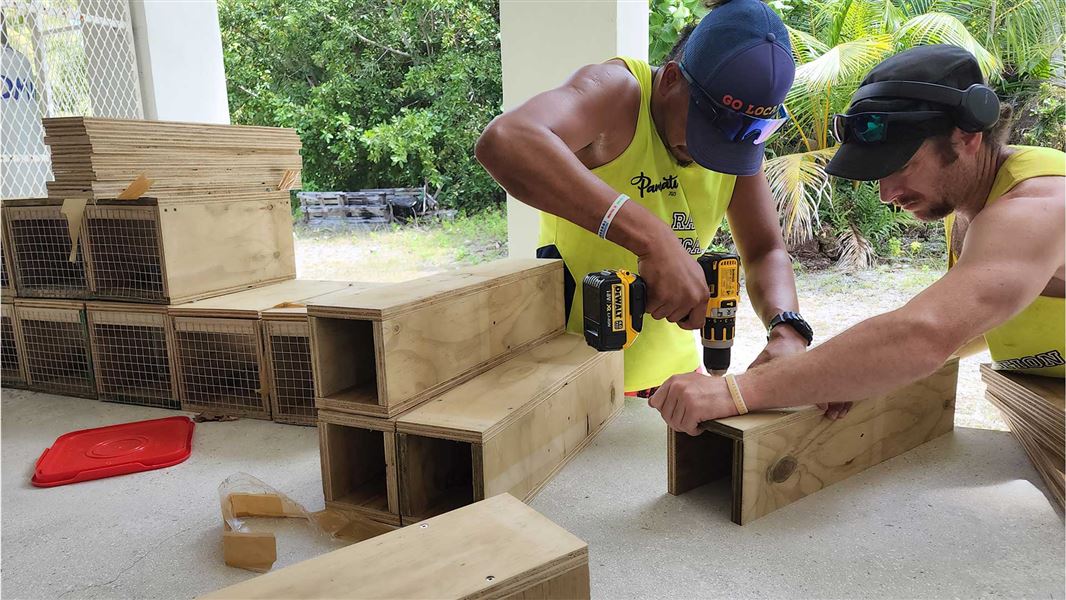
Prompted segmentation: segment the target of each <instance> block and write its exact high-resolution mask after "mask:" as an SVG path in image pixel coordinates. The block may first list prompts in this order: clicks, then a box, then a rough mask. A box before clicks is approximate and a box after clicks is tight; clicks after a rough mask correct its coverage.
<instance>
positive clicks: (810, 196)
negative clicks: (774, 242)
mask: <svg viewBox="0 0 1066 600" xmlns="http://www.w3.org/2000/svg"><path fill="white" fill-rule="evenodd" d="M834 152H835V148H834V149H831V150H815V151H812V152H800V153H795V154H786V155H784V156H778V157H776V158H772V159H770V160H768V161H766V167H765V170H766V180H767V182H768V183H769V184H770V193H771V195H773V198H774V202H775V203H776V204H777V212H778V215H779V217H780V218H781V229H782V232H783V233H784V237H785V241H786V242H787V243H789V244H792V245H795V244H801V243H803V242H806V241H808V240H810V239H812V238H813V237H814V225H815V224H816V223H817V222H818V206H819V205H820V204H821V202H822V200H830V199H831V194H832V186H831V185H830V182H829V174H828V173H826V172H825V164H826V162H828V160H829V158H831V157H832V155H833V153H834Z"/></svg>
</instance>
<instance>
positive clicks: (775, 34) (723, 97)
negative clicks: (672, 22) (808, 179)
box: [680, 0, 796, 175]
mask: <svg viewBox="0 0 1066 600" xmlns="http://www.w3.org/2000/svg"><path fill="white" fill-rule="evenodd" d="M680 65H681V69H682V72H683V73H684V75H685V78H686V79H688V80H689V87H690V88H691V99H690V100H689V107H688V125H687V129H686V133H685V135H686V144H687V145H688V152H689V154H690V155H692V158H693V160H695V161H696V163H697V164H699V165H700V166H702V167H704V168H707V169H710V170H712V171H718V172H720V173H728V174H733V175H754V174H755V173H758V172H759V168H760V166H761V165H762V160H763V147H764V145H765V144H764V143H758V144H756V143H753V140H758V139H760V138H761V137H763V133H764V132H762V131H761V129H762V128H766V129H768V128H769V127H775V126H776V125H779V124H780V123H773V122H772V121H774V120H776V118H777V117H778V116H779V114H780V110H781V103H782V102H783V101H784V100H785V94H787V93H788V90H789V88H791V87H792V80H793V79H794V78H795V76H796V63H795V61H794V60H793V59H792V47H791V45H790V43H789V39H788V30H787V29H785V25H784V23H782V22H781V19H780V18H779V17H778V16H777V14H776V13H775V12H774V11H773V10H771V9H770V7H769V6H767V5H765V4H763V3H762V2H761V1H759V0H732V1H731V2H728V3H726V4H723V5H721V6H719V7H718V8H715V9H714V10H712V11H711V12H710V13H708V14H707V16H705V17H703V19H701V20H700V22H699V24H698V25H697V26H696V28H695V30H693V32H692V34H691V35H690V36H689V39H688V41H687V42H686V43H685V51H684V54H683V56H682V59H681V61H680Z"/></svg>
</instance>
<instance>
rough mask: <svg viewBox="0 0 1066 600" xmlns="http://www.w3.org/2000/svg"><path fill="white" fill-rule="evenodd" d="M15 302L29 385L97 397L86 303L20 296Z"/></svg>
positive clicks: (42, 390) (50, 390)
mask: <svg viewBox="0 0 1066 600" xmlns="http://www.w3.org/2000/svg"><path fill="white" fill-rule="evenodd" d="M14 305H15V326H16V327H17V328H18V335H19V336H20V337H21V340H22V347H23V349H24V352H23V355H22V359H23V364H24V366H25V370H26V382H27V386H28V387H29V388H30V389H32V390H36V391H41V392H48V393H52V394H63V395H66V396H82V397H86V398H95V397H96V379H95V377H94V375H93V366H92V358H91V352H90V345H89V329H88V327H87V326H86V321H85V304H84V303H83V302H79V301H75V300H30V299H23V298H16V299H15V302H14Z"/></svg>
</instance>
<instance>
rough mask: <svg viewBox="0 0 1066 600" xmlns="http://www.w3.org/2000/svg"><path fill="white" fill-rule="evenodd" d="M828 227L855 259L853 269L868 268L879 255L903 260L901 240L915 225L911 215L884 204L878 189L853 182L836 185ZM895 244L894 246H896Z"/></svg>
mask: <svg viewBox="0 0 1066 600" xmlns="http://www.w3.org/2000/svg"><path fill="white" fill-rule="evenodd" d="M824 213H825V216H826V218H827V219H828V221H829V223H830V224H831V225H832V226H833V229H834V231H835V232H837V235H838V237H839V238H840V243H841V245H842V251H843V254H844V255H845V256H849V255H850V256H854V257H855V260H856V261H858V262H855V263H853V264H852V266H855V267H862V266H869V265H870V264H872V262H873V256H872V254H870V255H869V256H867V254H869V253H873V252H876V253H878V254H881V255H889V256H900V255H901V254H902V242H901V241H900V239H899V238H900V236H901V235H902V233H903V230H904V227H905V226H908V225H913V224H915V223H916V220H915V219H914V217H912V216H911V215H910V213H906V212H896V211H893V210H892V209H890V208H889V207H887V206H886V205H885V204H883V203H882V202H881V199H880V197H879V194H878V190H877V185H876V184H872V183H868V182H866V183H861V184H859V185H857V186H856V185H854V184H852V183H850V182H842V181H838V182H837V183H836V186H835V189H834V193H833V202H832V204H830V205H828V206H827V207H826V208H825V210H824ZM893 242H895V243H894V244H893Z"/></svg>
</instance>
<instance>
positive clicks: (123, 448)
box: [31, 417, 195, 487]
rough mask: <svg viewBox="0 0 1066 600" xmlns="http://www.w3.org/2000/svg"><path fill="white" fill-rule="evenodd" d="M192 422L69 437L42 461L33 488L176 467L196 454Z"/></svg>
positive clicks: (176, 420)
mask: <svg viewBox="0 0 1066 600" xmlns="http://www.w3.org/2000/svg"><path fill="white" fill-rule="evenodd" d="M194 426H195V424H194V423H193V422H192V419H190V418H189V417H167V418H165V419H152V420H150V421H137V422H134V423H122V424H120V425H109V426H107V427H97V428H95V429H82V430H81V431H72V432H70V433H65V434H63V435H61V436H59V437H58V438H56V441H55V443H54V444H52V447H51V448H48V449H46V450H45V451H44V452H43V453H42V454H41V457H40V458H38V459H37V467H36V468H35V469H34V472H33V479H32V480H31V482H32V483H33V485H35V486H37V487H53V486H57V485H66V484H68V483H77V482H79V481H89V480H90V479H103V478H104V477H114V476H116V475H126V474H127V473H138V472H140V471H151V470H152V469H162V468H163V467H169V466H172V465H176V464H178V463H180V462H182V461H184V460H185V459H186V458H189V454H190V453H191V452H192V431H193V427H194Z"/></svg>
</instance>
